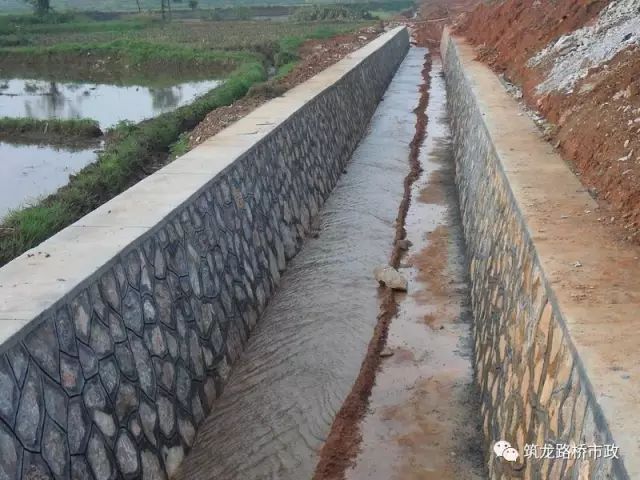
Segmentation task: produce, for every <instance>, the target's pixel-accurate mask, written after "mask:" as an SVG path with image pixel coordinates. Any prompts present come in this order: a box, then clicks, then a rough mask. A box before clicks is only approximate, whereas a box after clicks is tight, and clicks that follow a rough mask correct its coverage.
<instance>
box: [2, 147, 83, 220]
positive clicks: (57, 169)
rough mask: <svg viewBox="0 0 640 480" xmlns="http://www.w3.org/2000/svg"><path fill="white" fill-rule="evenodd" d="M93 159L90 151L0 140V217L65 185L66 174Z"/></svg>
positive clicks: (66, 180)
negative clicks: (74, 150) (10, 142)
mask: <svg viewBox="0 0 640 480" xmlns="http://www.w3.org/2000/svg"><path fill="white" fill-rule="evenodd" d="M94 159H95V154H94V153H93V150H80V151H77V152H71V151H68V150H61V149H57V148H53V147H49V146H36V145H11V144H8V143H2V142H0V172H1V173H0V219H2V217H4V216H5V215H6V214H7V213H8V212H9V211H10V210H13V209H15V208H18V207H21V206H23V205H26V204H29V203H31V202H33V201H35V200H37V199H38V198H39V197H41V196H44V195H48V194H50V193H52V192H55V191H56V190H57V189H58V188H60V187H61V186H63V185H65V184H66V183H67V182H68V180H69V175H70V174H72V173H75V172H77V171H78V170H80V169H81V168H82V167H84V166H85V165H87V164H89V163H91V162H92V161H93V160H94Z"/></svg>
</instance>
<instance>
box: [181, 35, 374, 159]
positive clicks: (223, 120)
mask: <svg viewBox="0 0 640 480" xmlns="http://www.w3.org/2000/svg"><path fill="white" fill-rule="evenodd" d="M382 31H383V28H382V26H378V27H367V28H363V29H361V30H359V31H357V32H355V33H352V34H344V35H339V36H336V37H333V38H329V39H326V40H309V41H307V42H305V43H304V44H303V45H302V47H301V48H300V51H299V55H300V57H301V61H300V62H298V64H297V65H296V66H295V68H294V69H293V70H292V71H291V72H289V73H288V74H287V75H285V76H284V77H283V78H281V79H278V80H272V81H270V82H268V83H266V84H264V85H262V86H257V87H254V88H253V89H252V90H250V91H249V93H248V94H247V96H245V97H243V98H241V99H240V100H238V101H236V102H235V103H233V104H232V105H229V106H227V107H220V108H217V109H216V110H213V111H212V112H211V113H209V115H207V117H206V118H205V119H204V120H203V121H202V122H201V123H200V124H199V125H198V126H197V127H196V128H195V129H194V130H193V131H192V132H191V134H190V135H189V146H190V147H194V146H196V145H198V144H200V143H202V142H204V141H205V140H206V139H207V138H209V137H211V136H213V135H215V134H216V133H218V132H219V131H220V130H222V129H224V128H226V127H227V126H229V125H230V124H232V123H233V122H236V121H238V120H239V119H241V118H242V117H244V116H245V115H247V114H248V113H250V112H252V111H253V110H255V109H256V108H258V107H259V106H260V105H262V104H264V103H266V102H268V101H269V100H271V99H272V98H273V97H275V96H278V95H282V94H283V93H284V92H286V91H287V90H289V89H290V88H293V87H295V86H296V85H299V84H300V83H302V82H305V81H306V80H309V79H310V78H311V77H313V76H314V75H316V74H317V73H319V72H321V71H322V70H324V69H326V68H327V67H329V66H331V65H333V64H334V63H336V62H338V61H339V60H341V59H343V58H344V57H345V56H346V55H348V54H349V53H351V52H353V51H355V50H357V49H359V48H361V47H363V46H364V45H365V44H367V43H369V42H370V41H371V40H373V39H374V38H375V37H377V36H378V35H380V33H382Z"/></svg>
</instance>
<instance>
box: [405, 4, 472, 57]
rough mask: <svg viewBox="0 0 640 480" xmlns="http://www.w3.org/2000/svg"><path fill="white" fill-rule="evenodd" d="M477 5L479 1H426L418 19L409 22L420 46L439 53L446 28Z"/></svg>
mask: <svg viewBox="0 0 640 480" xmlns="http://www.w3.org/2000/svg"><path fill="white" fill-rule="evenodd" d="M477 3H478V0H424V1H423V2H422V4H421V5H420V8H419V9H418V15H417V17H416V19H414V20H413V21H411V22H409V26H410V27H411V29H412V32H413V36H414V37H415V39H416V41H417V43H418V45H420V46H421V47H427V48H429V49H430V51H431V52H432V53H437V52H438V51H439V50H440V38H441V37H442V30H443V29H444V27H445V26H446V25H448V24H451V23H452V22H453V21H454V20H455V19H456V18H458V16H459V15H461V14H463V13H465V12H471V11H472V10H473V8H474V7H475V5H476V4H477Z"/></svg>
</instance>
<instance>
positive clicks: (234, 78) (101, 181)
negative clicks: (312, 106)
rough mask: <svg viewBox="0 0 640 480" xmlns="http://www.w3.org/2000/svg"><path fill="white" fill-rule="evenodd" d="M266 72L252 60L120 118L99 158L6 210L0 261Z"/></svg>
mask: <svg viewBox="0 0 640 480" xmlns="http://www.w3.org/2000/svg"><path fill="white" fill-rule="evenodd" d="M265 77H266V74H265V69H264V66H263V65H262V63H261V62H260V61H258V60H257V59H256V57H254V61H252V62H246V63H245V64H244V65H242V66H240V67H239V68H238V69H237V70H236V71H235V72H234V73H233V74H232V75H230V76H229V78H228V79H227V80H226V81H225V82H224V83H223V84H222V85H221V86H220V87H218V88H216V89H214V90H212V91H211V92H209V93H207V94H205V95H203V96H201V97H199V98H198V99H196V100H195V101H194V102H193V103H191V104H189V105H186V106H183V107H180V108H178V109H176V110H174V111H172V112H168V113H165V114H162V115H159V116H158V117H155V118H153V119H151V120H147V121H144V122H141V123H139V124H136V125H131V124H121V125H119V126H118V127H116V128H115V129H114V130H113V131H112V132H110V137H111V140H110V141H109V142H107V145H106V147H105V150H104V151H103V152H102V153H100V154H99V155H98V160H97V161H96V162H95V163H93V164H91V165H88V166H87V167H85V168H84V169H83V170H81V171H80V172H79V173H78V174H76V175H74V176H72V177H71V178H70V181H69V184H68V185H67V186H65V187H62V188H61V189H60V190H58V192H56V193H55V194H53V195H50V196H49V197H47V198H45V199H43V200H42V201H41V202H39V203H38V204H36V205H34V206H30V207H26V208H24V209H22V210H17V211H14V212H12V213H10V214H9V215H8V216H7V217H6V218H5V219H4V222H3V224H2V225H1V226H0V266H1V265H4V264H5V263H7V262H9V261H10V260H12V259H13V258H15V257H17V256H18V255H20V254H22V253H23V252H25V251H26V250H28V249H29V248H32V247H34V246H36V245H38V244H39V243H41V242H42V241H44V240H46V239H47V238H49V237H50V236H52V235H54V234H55V233H57V232H58V231H60V230H62V229H63V228H65V227H66V226H68V225H70V224H71V223H73V222H75V221H76V220H78V219H79V218H81V217H82V216H84V215H86V214H87V213H89V212H91V211H92V210H94V209H95V208H97V207H98V206H100V205H101V204H103V203H104V202H106V201H107V200H109V199H111V198H113V197H114V196H116V195H118V194H119V193H121V192H123V191H124V190H126V189H127V188H128V187H130V186H131V185H133V184H134V183H136V182H137V181H138V180H140V179H141V178H142V177H144V176H146V175H147V174H148V173H151V171H153V170H154V168H157V166H158V163H160V164H162V162H164V161H166V160H165V159H166V158H167V153H168V151H169V149H170V147H171V145H172V144H173V143H174V142H175V141H176V139H178V138H179V137H180V134H181V133H183V132H185V131H187V130H189V129H192V128H194V127H195V126H196V125H197V124H198V123H199V122H200V121H201V120H203V119H204V117H205V116H206V115H207V113H209V112H210V111H211V110H214V109H215V108H218V107H221V106H224V105H229V104H231V103H233V102H234V101H235V100H236V99H238V98H240V97H242V96H244V95H245V94H246V92H247V91H248V89H249V88H250V87H251V85H253V84H254V83H257V82H259V81H262V80H264V79H265Z"/></svg>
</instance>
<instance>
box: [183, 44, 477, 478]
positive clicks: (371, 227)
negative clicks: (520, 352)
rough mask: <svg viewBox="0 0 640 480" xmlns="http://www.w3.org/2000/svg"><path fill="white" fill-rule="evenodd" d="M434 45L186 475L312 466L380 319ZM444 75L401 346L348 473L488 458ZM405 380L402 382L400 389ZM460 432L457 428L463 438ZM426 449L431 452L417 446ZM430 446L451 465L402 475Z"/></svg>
mask: <svg viewBox="0 0 640 480" xmlns="http://www.w3.org/2000/svg"><path fill="white" fill-rule="evenodd" d="M425 54H426V50H425V49H420V48H412V49H410V51H409V53H408V54H407V57H406V58H405V60H404V61H403V63H402V64H401V66H400V68H399V70H398V72H397V73H396V75H395V77H394V78H393V80H392V82H391V84H390V86H389V88H388V90H387V92H386V93H385V95H384V98H383V100H382V102H381V103H380V105H379V107H378V109H377V110H376V112H375V114H374V116H373V118H372V121H371V123H370V125H369V129H368V132H367V134H366V135H365V138H364V139H363V140H362V142H361V143H360V145H359V146H358V148H357V150H356V151H355V153H354V155H353V157H352V159H351V160H350V162H349V163H348V165H347V167H346V170H345V172H344V173H343V175H342V177H341V178H340V180H339V182H338V184H337V186H336V188H335V190H334V191H333V192H332V194H331V196H330V197H329V199H328V200H327V202H326V204H325V205H324V207H323V209H322V210H321V212H320V214H319V216H318V218H316V219H315V220H314V222H315V227H316V231H317V234H316V235H313V236H312V237H311V238H309V239H308V240H307V241H306V243H305V245H304V247H303V249H302V250H301V252H300V253H299V254H298V255H297V256H296V257H295V258H294V259H293V260H292V262H291V263H290V265H289V267H288V268H287V270H286V272H285V273H284V275H283V276H282V279H281V284H280V287H279V289H278V291H277V292H276V294H275V295H274V297H273V298H272V300H271V301H270V304H269V305H268V307H267V309H266V311H265V313H264V315H263V317H262V318H261V319H260V321H259V322H258V325H257V326H256V328H255V330H254V332H253V333H252V335H251V337H250V339H249V342H248V344H247V346H246V349H245V351H244V353H243V354H242V356H241V358H240V359H239V360H238V362H237V363H236V365H235V366H234V368H233V371H232V373H231V375H230V377H229V380H228V383H227V385H226V387H225V391H224V393H223V394H222V396H221V397H220V398H219V399H218V401H217V402H216V403H215V404H214V405H213V408H212V413H211V414H210V416H209V417H208V418H207V419H206V420H205V421H204V423H203V425H202V426H201V427H200V430H199V433H198V438H197V440H196V443H195V446H194V447H193V449H192V451H191V453H190V454H189V455H188V456H187V458H186V459H185V461H184V462H183V465H182V467H181V468H180V470H179V471H178V472H177V475H176V478H180V479H191V478H197V479H217V480H226V479H243V480H244V479H279V480H288V479H291V480H301V479H308V478H311V477H312V475H313V471H314V468H315V465H316V463H317V461H318V452H319V450H320V448H321V447H322V444H323V442H324V440H325V439H326V437H327V435H328V433H329V430H330V428H331V423H332V421H333V418H334V416H335V414H336V412H337V411H338V410H339V409H340V406H341V405H342V403H343V401H344V399H345V398H346V396H347V394H348V393H349V391H350V389H351V386H352V384H353V382H354V381H355V379H356V377H357V376H358V372H359V369H360V365H361V362H362V360H363V358H364V355H365V352H366V350H367V345H368V342H369V340H370V338H371V335H372V332H373V328H374V326H375V324H376V321H377V315H378V312H379V307H380V292H379V290H378V288H377V285H376V282H375V280H374V279H373V275H372V271H373V269H374V267H375V266H376V265H379V264H384V263H386V262H387V261H388V259H389V254H390V252H391V250H392V246H393V245H392V242H393V238H394V233H395V224H394V221H395V219H396V216H397V213H398V206H399V205H400V202H401V200H402V196H403V181H404V178H405V176H406V175H407V173H408V172H409V162H408V158H409V143H410V142H411V140H412V138H413V136H414V133H415V125H416V115H415V114H414V113H413V109H414V108H415V107H416V105H417V104H418V100H419V96H420V92H419V87H420V85H421V84H422V83H423V79H422V75H421V70H422V68H423V65H424V58H425ZM436 77H437V78H436ZM434 80H436V83H438V89H439V94H438V96H436V97H435V98H437V99H438V100H437V102H435V101H432V102H430V107H429V108H430V110H434V109H435V110H434V112H433V115H434V116H435V121H430V124H429V125H430V127H429V128H430V130H429V132H430V133H429V135H428V137H427V139H426V141H425V146H426V148H425V149H424V152H427V155H426V156H425V155H423V157H424V158H423V161H425V162H428V165H425V166H426V167H427V168H426V169H425V173H424V174H423V175H422V177H421V179H420V181H419V182H418V183H419V184H420V185H421V186H420V185H416V186H415V187H414V193H413V196H414V197H415V198H414V199H413V204H414V205H417V208H413V207H412V209H411V210H410V214H409V225H408V231H409V238H410V240H412V241H413V243H414V245H415V246H414V249H415V253H413V252H412V253H411V257H410V258H409V261H410V262H411V263H412V264H413V265H414V266H413V267H412V268H411V269H408V270H407V271H408V272H410V277H411V280H410V293H409V294H408V295H407V296H406V298H405V299H404V300H403V301H402V304H401V311H400V315H399V318H397V319H394V322H393V324H392V327H391V336H390V339H389V342H390V347H391V348H392V349H393V350H394V352H395V355H394V356H393V357H391V358H390V359H388V360H386V361H385V362H384V364H383V369H382V371H381V373H380V377H379V381H378V385H377V386H376V387H375V390H374V395H373V398H372V405H371V406H372V410H371V411H372V414H371V415H370V416H369V417H368V418H367V419H366V421H365V424H364V425H363V427H364V428H363V434H364V440H365V442H364V449H363V452H362V455H361V457H360V459H359V461H358V464H357V466H356V468H355V469H354V470H353V471H351V472H348V473H349V477H350V478H380V479H391V478H403V479H406V478H452V479H453V478H455V479H460V478H479V477H480V474H478V475H475V474H474V475H475V476H468V477H467V476H465V475H466V474H465V475H461V474H459V473H458V472H459V471H461V470H459V469H453V470H447V469H446V468H445V467H441V465H444V464H453V465H458V466H462V467H463V469H464V470H465V471H481V468H476V465H475V463H474V461H475V457H474V454H475V453H474V452H475V451H476V447H475V445H476V444H479V442H477V441H476V439H475V436H474V435H475V431H476V429H475V425H476V421H475V419H474V420H473V421H470V420H469V419H470V417H471V416H472V413H477V412H472V409H473V404H472V402H471V400H470V399H471V398H472V395H471V393H470V388H471V387H470V386H469V385H470V382H471V377H472V373H471V372H472V370H471V356H470V353H471V350H470V349H471V344H470V338H469V336H470V325H469V321H470V320H469V313H468V307H467V304H468V289H467V286H466V282H465V278H464V271H465V265H464V258H463V254H462V252H463V248H462V240H461V232H460V227H459V220H458V216H457V206H456V204H455V193H454V191H453V180H452V178H453V173H452V172H453V170H452V168H453V167H452V159H451V158H450V156H449V155H448V154H446V152H448V150H447V147H446V136H447V132H446V127H445V125H446V119H445V118H444V117H443V115H444V88H443V86H442V80H441V79H439V77H438V75H436V76H435V77H434ZM435 103H437V104H438V106H437V107H436V106H435ZM432 104H433V105H432ZM438 109H439V110H438ZM431 115H432V114H430V118H434V117H432V116H431ZM438 122H440V123H438ZM432 124H433V127H431V125H432ZM438 125H440V126H439V127H438ZM428 152H431V153H428ZM438 152H440V153H438ZM443 152H445V154H444V155H443ZM430 172H433V174H431V173H430ZM430 182H431V183H432V185H431V186H429V183H430ZM428 232H432V233H430V234H429V235H427V234H428ZM443 364H446V365H443ZM396 373H397V379H396ZM396 380H397V382H399V384H398V385H399V388H400V390H402V392H397V391H396V389H395V387H396V385H397V382H396ZM418 399H421V401H417V400H418ZM389 402H390V403H389ZM418 417H419V418H418ZM409 423H410V424H411V425H409ZM445 424H446V425H445ZM441 427H442V428H441ZM396 431H397V432H404V434H406V435H407V438H408V440H404V439H403V438H401V437H400V436H399V435H396ZM471 431H472V432H471ZM452 435H457V437H456V438H457V440H456V441H454V442H453V443H452ZM465 439H467V440H468V442H467V443H466V444H464V445H463V443H464V441H466V440H465ZM469 442H470V443H469ZM409 444H411V445H413V446H411V445H409ZM407 445H409V446H407ZM418 446H419V448H414V447H418ZM450 447H451V448H453V447H455V448H457V449H458V450H457V451H455V452H453V451H452V450H450V449H449V448H450ZM425 449H426V450H425ZM437 451H439V452H440V454H439V456H438V455H436V453H437ZM424 452H427V455H428V456H427V459H426V460H425V459H424V458H422V457H421V458H414V457H417V456H420V455H422V453H424ZM468 452H472V453H468ZM454 453H455V455H457V460H455V459H454V460H453V461H452V463H451V462H450V461H449V458H448V457H449V456H453V455H452V454H454ZM443 456H444V457H443ZM472 457H473V458H472ZM401 459H402V461H401ZM429 459H433V460H434V462H436V464H437V468H438V469H439V470H438V472H441V473H442V475H439V474H438V476H433V477H425V476H407V475H405V473H404V472H405V470H403V468H404V467H402V465H401V463H402V462H404V460H406V461H407V462H409V463H415V462H416V461H417V462H419V463H420V464H422V463H424V462H425V461H427V462H428V460H429ZM376 465H377V467H376ZM387 467H389V468H391V470H389V471H387V470H385V469H386V468H387ZM425 468H426V467H425ZM474 469H475V470H474ZM447 472H451V475H450V476H446V475H445V473H447ZM470 475H471V474H470Z"/></svg>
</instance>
